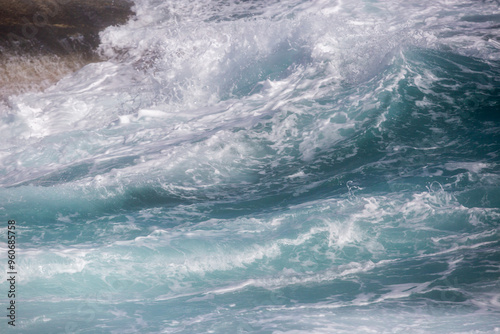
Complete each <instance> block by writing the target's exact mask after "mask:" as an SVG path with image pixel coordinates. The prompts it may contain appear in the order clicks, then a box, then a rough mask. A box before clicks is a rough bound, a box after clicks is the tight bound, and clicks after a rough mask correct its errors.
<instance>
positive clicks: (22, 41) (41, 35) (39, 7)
mask: <svg viewBox="0 0 500 334" xmlns="http://www.w3.org/2000/svg"><path fill="white" fill-rule="evenodd" d="M131 5H132V3H131V2H130V1H128V0H0V47H1V48H2V49H5V48H9V49H11V48H17V49H20V50H23V51H30V52H33V51H35V52H50V53H56V54H61V53H71V52H73V51H77V52H81V51H85V52H88V51H89V50H91V49H93V48H94V47H96V46H97V45H98V44H99V31H101V30H102V29H104V28H106V27H107V26H110V25H118V24H123V23H125V22H126V21H127V19H128V18H129V16H130V15H131V14H132V11H131Z"/></svg>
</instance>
